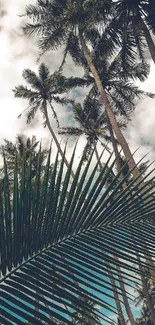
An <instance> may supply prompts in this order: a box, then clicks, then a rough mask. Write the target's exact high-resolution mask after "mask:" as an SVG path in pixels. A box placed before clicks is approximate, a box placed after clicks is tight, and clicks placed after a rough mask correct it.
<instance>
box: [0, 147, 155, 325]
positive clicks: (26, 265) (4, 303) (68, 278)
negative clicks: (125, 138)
mask: <svg viewBox="0 0 155 325" xmlns="http://www.w3.org/2000/svg"><path fill="white" fill-rule="evenodd" d="M64 157H65V151H64V156H63V159H62V161H61V165H60V168H59V172H57V167H58V155H57V157H56V160H55V163H54V167H53V169H52V172H51V170H50V153H49V157H48V161H47V165H46V168H45V172H44V177H43V179H42V177H41V169H40V165H41V148H40V150H39V154H38V165H37V175H36V178H35V182H33V181H32V177H31V173H32V155H31V156H30V162H29V167H28V171H29V172H28V177H25V162H24V161H25V159H23V167H22V177H21V181H18V176H17V175H18V174H17V169H18V166H17V157H16V161H15V168H14V191H13V198H12V197H11V194H10V192H9V180H8V175H7V163H6V161H5V157H4V165H5V186H4V190H1V193H0V234H1V236H0V254H1V255H0V256H1V267H0V271H1V279H0V294H1V298H0V303H1V307H0V320H1V322H2V323H4V324H12V323H15V324H24V323H25V322H26V321H29V322H31V323H32V324H42V323H43V322H48V323H50V324H55V321H52V320H51V317H53V319H57V320H60V321H62V322H64V323H66V324H72V316H73V310H74V315H76V318H77V319H78V318H79V317H80V316H79V315H81V314H82V315H87V317H89V318H90V319H92V320H93V318H94V319H96V317H99V318H100V319H101V320H104V322H105V323H110V319H109V313H115V312H116V309H115V305H114V303H112V299H113V294H112V290H111V284H110V281H109V275H108V272H109V271H108V272H107V262H108V263H110V265H111V270H110V271H111V272H112V274H113V278H114V279H115V280H116V281H117V272H116V266H119V267H121V271H122V275H123V282H124V283H126V284H128V285H129V286H131V287H135V285H139V284H140V280H139V273H140V271H139V269H137V263H139V262H138V260H137V252H138V255H139V257H140V258H141V265H143V266H146V261H145V259H144V255H145V254H147V255H149V256H150V257H151V256H152V257H154V256H155V252H154V248H155V244H154V239H155V223H154V209H155V200H154V188H153V185H151V184H152V183H151V182H152V179H153V177H152V179H150V180H149V181H147V177H148V176H150V175H146V176H145V178H144V182H145V185H143V186H141V188H140V186H139V187H138V186H137V183H138V182H139V184H141V182H142V181H141V180H138V178H137V179H136V180H132V182H131V181H130V182H129V185H128V186H126V188H125V190H124V191H123V192H122V183H123V182H125V181H126V180H127V179H128V178H129V177H130V172H128V173H127V175H126V176H125V178H124V179H123V180H121V182H120V181H119V176H120V173H121V171H120V173H119V174H118V175H117V176H116V177H114V179H113V181H112V183H111V184H110V185H109V188H106V189H105V184H106V181H107V179H108V176H109V173H110V172H111V170H112V168H113V166H114V164H115V161H113V162H111V159H112V155H111V156H110V157H109V159H108V161H107V163H106V164H105V166H104V167H103V169H102V170H101V172H100V174H98V163H99V162H98V163H97V164H96V166H95V167H94V168H93V171H91V163H92V158H93V153H92V155H91V157H90V158H89V160H88V162H87V163H86V165H85V167H84V168H83V157H82V158H81V160H80V162H79V165H78V167H77V170H76V172H75V177H74V180H73V181H72V184H70V176H71V170H72V166H73V162H74V159H75V150H74V152H73V154H72V157H71V160H70V166H69V169H68V170H67V173H66V176H65V171H64ZM100 158H101V157H100ZM107 167H108V168H107ZM149 174H150V173H149ZM114 184H115V186H114ZM148 185H149V187H148ZM151 186H152V187H151ZM60 190H61V191H60ZM12 202H13V203H12ZM148 233H149V236H148ZM137 243H138V244H137ZM146 247H147V249H146ZM113 256H115V257H116V258H113ZM117 258H119V259H117ZM141 272H142V271H141ZM116 283H117V282H116ZM116 287H117V290H118V292H120V288H119V287H118V285H116ZM128 296H129V297H130V298H131V296H130V294H128ZM88 301H89V303H88ZM95 304H97V305H98V306H100V309H96V307H95ZM92 305H93V307H92ZM65 306H67V308H66V307H65ZM49 315H50V316H51V317H50V318H49ZM79 319H80V318H79ZM96 322H97V321H96ZM97 323H98V322H97Z"/></svg>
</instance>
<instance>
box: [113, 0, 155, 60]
mask: <svg viewBox="0 0 155 325" xmlns="http://www.w3.org/2000/svg"><path fill="white" fill-rule="evenodd" d="M112 5H113V6H114V7H115V8H113V10H115V14H114V22H115V27H116V26H119V28H118V33H119V31H120V34H121V38H122V47H123V52H124V53H123V57H122V58H123V61H124V65H125V57H126V55H127V56H128V55H130V56H131V57H133V56H134V55H135V53H136V52H138V53H139V56H140V58H141V59H143V58H144V50H145V47H146V45H147V47H148V49H149V52H150V55H151V58H152V60H153V61H154V63H155V44H154V40H153V38H152V35H151V34H152V33H155V22H154V21H155V3H154V1H153V0H136V1H130V0H116V1H115V3H113V4H112ZM116 20H117V24H116ZM114 22H111V24H110V25H111V26H112V25H113V23H114ZM115 27H114V28H115ZM116 28H117V27H116ZM116 33H117V31H116V30H115V31H114V34H116Z"/></svg>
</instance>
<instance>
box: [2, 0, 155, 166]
mask: <svg viewBox="0 0 155 325" xmlns="http://www.w3.org/2000/svg"><path fill="white" fill-rule="evenodd" d="M25 4H28V1H27V0H22V1H21V0H16V1H14V0H7V1H6V0H5V1H4V4H1V8H0V9H1V17H0V46H1V50H0V72H1V73H0V84H1V87H0V110H1V115H0V117H1V118H0V143H2V141H3V138H8V139H10V140H13V139H14V138H15V135H16V134H17V133H20V132H23V133H25V134H27V135H32V134H35V135H36V136H37V137H38V139H41V138H42V139H43V143H44V144H48V143H49V139H50V137H49V132H48V130H46V129H44V128H43V127H42V125H41V122H42V120H41V117H40V116H38V117H37V118H36V119H35V120H34V122H33V123H32V124H31V125H27V124H26V119H25V117H24V116H23V117H22V118H21V119H18V118H17V117H18V115H19V114H20V113H21V112H22V110H23V109H24V108H25V107H26V106H27V102H26V101H23V100H19V99H15V98H14V97H13V93H12V89H13V88H14V87H15V86H17V85H19V84H21V83H23V80H22V77H21V75H22V71H23V69H24V68H30V69H32V70H35V71H37V68H38V63H37V61H36V59H37V57H38V49H37V45H36V42H35V40H34V39H31V38H26V37H24V36H23V35H22V30H21V26H22V23H23V20H22V18H20V17H19V15H21V14H22V13H24V6H25ZM60 58H61V56H60V55H59V53H58V52H52V53H50V54H48V55H47V56H46V58H45V59H46V61H45V62H46V63H48V65H49V67H50V69H52V71H54V69H55V67H57V66H58V63H59V60H60ZM68 73H69V74H70V75H71V74H74V75H75V74H76V75H79V74H80V70H79V69H78V70H77V69H76V68H75V67H74V65H73V64H72V62H71V61H70V62H69V66H68ZM81 74H82V71H81ZM154 75H155V66H154V64H153V63H151V72H150V76H149V78H148V80H147V81H146V82H145V83H143V84H142V85H141V87H142V88H143V89H144V90H148V91H152V92H154V93H155V81H154ZM57 112H58V113H59V119H60V125H62V126H63V125H65V124H66V122H64V121H65V120H66V118H67V119H69V118H70V115H67V113H66V111H65V108H62V107H61V108H60V107H57ZM51 123H52V126H53V127H54V128H56V125H55V122H54V121H53V120H52V121H51ZM127 138H128V141H129V144H130V147H131V149H132V151H135V150H136V149H137V148H138V147H140V149H139V150H138V153H137V154H136V157H137V159H139V158H141V157H142V156H143V155H144V154H146V153H148V152H150V154H149V158H150V159H151V160H153V159H155V144H154V138H155V99H154V100H152V99H145V100H142V101H141V102H140V103H139V104H138V106H137V107H136V111H135V113H134V116H133V119H132V122H131V123H130V125H129V127H128V131H127ZM83 146H84V140H83V139H82V140H81V142H80V144H79V147H78V155H80V152H81V150H82V148H83ZM80 147H81V149H80Z"/></svg>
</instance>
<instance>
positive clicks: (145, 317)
mask: <svg viewBox="0 0 155 325" xmlns="http://www.w3.org/2000/svg"><path fill="white" fill-rule="evenodd" d="M136 324H137V325H152V322H151V319H150V314H149V310H148V307H146V306H143V307H142V309H141V317H140V318H138V319H137V320H136Z"/></svg>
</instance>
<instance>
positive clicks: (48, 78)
mask: <svg viewBox="0 0 155 325" xmlns="http://www.w3.org/2000/svg"><path fill="white" fill-rule="evenodd" d="M23 79H24V80H25V81H26V82H27V83H28V84H29V85H30V86H31V88H27V87H26V86H23V85H20V86H17V87H15V89H14V90H13V92H14V94H15V97H17V98H23V99H28V101H29V107H28V108H27V110H28V112H27V123H30V122H31V121H32V119H33V118H34V115H35V113H36V112H37V111H38V110H40V111H41V113H42V114H43V118H44V125H45V126H46V125H47V126H48V129H49V131H50V133H51V135H52V137H53V139H54V142H55V144H56V146H57V149H58V151H59V152H60V155H61V157H63V151H62V149H61V146H60V144H59V142H58V139H57V137H56V135H55V133H54V130H53V128H52V126H51V123H50V120H49V116H48V106H49V107H50V109H51V110H52V113H53V117H54V119H56V122H57V126H59V121H58V118H57V114H56V112H55V109H54V107H53V105H52V103H53V101H54V102H56V103H58V104H61V105H67V104H68V103H71V102H72V103H73V101H72V100H68V99H67V98H66V97H62V96H61V95H62V94H64V93H65V92H66V91H69V90H70V89H72V88H73V87H75V86H81V85H85V84H87V82H86V81H85V80H84V79H81V78H65V77H64V76H62V75H61V74H60V73H56V72H55V73H53V74H50V71H49V69H48V68H47V66H46V65H45V64H44V63H42V64H41V65H40V66H39V71H38V76H37V75H36V73H35V72H34V71H31V70H30V69H25V70H24V71H23ZM58 95H60V96H58ZM19 117H20V116H19ZM65 164H66V166H67V168H68V166H69V165H68V162H67V159H66V157H65ZM72 177H74V173H73V171H72Z"/></svg>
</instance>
